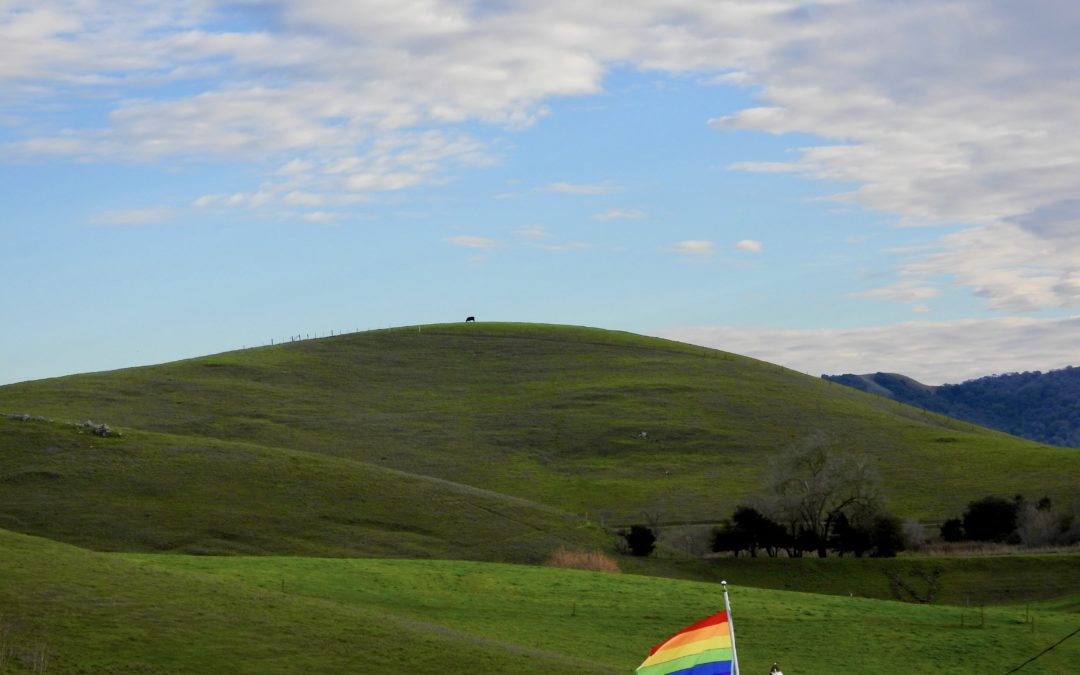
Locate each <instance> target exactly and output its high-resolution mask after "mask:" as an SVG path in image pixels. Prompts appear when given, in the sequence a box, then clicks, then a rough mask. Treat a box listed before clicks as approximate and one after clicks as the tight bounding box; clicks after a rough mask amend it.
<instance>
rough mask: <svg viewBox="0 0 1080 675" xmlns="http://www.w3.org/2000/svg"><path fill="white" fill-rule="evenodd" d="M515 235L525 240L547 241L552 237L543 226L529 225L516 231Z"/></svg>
mask: <svg viewBox="0 0 1080 675" xmlns="http://www.w3.org/2000/svg"><path fill="white" fill-rule="evenodd" d="M514 234H516V235H517V236H519V237H522V238H524V239H546V238H547V237H550V236H551V235H550V234H548V231H547V228H546V227H544V226H543V225H527V226H525V227H519V228H518V229H516V230H514Z"/></svg>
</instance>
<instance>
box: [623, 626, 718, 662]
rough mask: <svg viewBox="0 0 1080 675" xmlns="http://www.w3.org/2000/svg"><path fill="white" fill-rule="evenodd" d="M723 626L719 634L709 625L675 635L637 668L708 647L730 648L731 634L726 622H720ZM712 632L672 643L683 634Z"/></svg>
mask: <svg viewBox="0 0 1080 675" xmlns="http://www.w3.org/2000/svg"><path fill="white" fill-rule="evenodd" d="M721 625H722V626H723V627H724V632H723V634H721V635H715V633H716V630H715V628H714V627H713V626H709V627H708V628H707V629H702V630H696V631H694V632H692V633H684V634H683V635H678V636H676V638H675V639H673V640H669V641H668V642H667V643H666V644H665V645H664V646H663V647H661V648H660V649H658V650H656V653H655V654H653V655H652V656H650V657H649V658H647V659H645V662H644V663H642V664H641V665H640V666H638V667H639V668H644V667H646V666H652V665H656V664H658V663H664V662H665V661H673V660H675V659H680V658H682V657H684V656H690V655H691V654H697V653H699V652H703V651H705V650H708V649H730V648H731V635H730V634H728V632H727V624H726V623H725V624H721ZM704 632H708V633H713V635H711V636H709V635H705V636H701V635H698V638H697V639H696V640H681V641H680V643H679V644H674V645H673V644H672V643H673V642H675V640H678V639H679V638H682V637H683V636H684V635H686V636H691V635H695V634H700V633H704Z"/></svg>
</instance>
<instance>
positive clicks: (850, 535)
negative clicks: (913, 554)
mask: <svg viewBox="0 0 1080 675" xmlns="http://www.w3.org/2000/svg"><path fill="white" fill-rule="evenodd" d="M905 547H906V541H905V537H904V529H903V524H902V523H901V522H900V519H899V518H896V517H894V516H892V515H889V514H888V513H884V512H877V513H874V514H873V515H872V516H871V517H870V518H869V519H860V520H859V521H857V522H852V521H851V520H850V519H849V518H848V516H847V514H846V513H843V512H841V513H840V514H839V515H838V516H837V517H836V519H835V520H834V521H833V523H832V525H831V527H830V529H829V532H828V533H827V535H826V536H825V537H824V538H823V537H822V536H821V535H819V534H817V533H815V532H814V531H813V530H810V529H807V528H802V527H799V526H798V525H796V529H795V530H794V531H791V530H789V529H788V527H785V526H784V525H781V524H780V523H778V522H776V521H774V520H772V519H771V518H769V517H768V516H766V515H764V514H762V513H761V512H760V511H758V510H757V509H755V508H754V507H752V506H740V507H738V508H737V509H735V513H734V514H732V516H731V518H730V519H729V520H728V521H726V522H725V523H724V525H722V526H721V527H719V528H717V529H716V530H714V531H713V538H712V550H713V551H714V552H717V553H720V552H730V553H732V554H734V555H735V556H736V557H737V556H738V555H739V554H740V553H742V552H746V553H747V554H749V555H750V556H751V557H757V555H758V553H759V552H764V553H765V554H766V555H768V556H769V557H773V558H775V557H777V556H778V555H779V554H780V552H781V551H783V552H785V553H786V554H787V555H788V557H793V558H797V557H801V556H802V555H803V554H804V553H807V552H817V554H818V555H819V556H821V557H825V556H826V555H827V552H828V551H830V550H831V551H834V552H836V553H838V554H839V555H841V556H843V555H844V554H845V553H851V554H853V555H855V556H856V557H862V556H864V555H870V556H871V557H883V558H884V557H893V556H895V555H896V554H897V553H899V552H900V551H902V550H904V548H905Z"/></svg>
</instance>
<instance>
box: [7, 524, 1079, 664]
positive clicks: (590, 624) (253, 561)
mask: <svg viewBox="0 0 1080 675" xmlns="http://www.w3.org/2000/svg"><path fill="white" fill-rule="evenodd" d="M0 551H2V552H3V555H0V579H3V583H2V584H0V671H5V672H13V673H21V672H50V673H53V672H56V673H88V672H112V673H158V672H172V673H217V672H228V673H268V674H270V673H296V672H308V673H313V672H387V673H401V672H413V673H433V672H438V673H447V674H450V675H453V674H455V673H463V674H464V673H477V672H480V673H541V672H542V673H579V674H586V673H627V672H630V671H631V670H632V669H633V668H634V667H635V666H636V665H637V664H638V663H639V662H640V661H641V660H642V659H643V658H644V657H645V655H646V654H647V653H648V650H649V647H650V646H651V645H653V644H655V643H657V642H659V641H660V640H662V639H664V638H665V637H667V636H668V635H670V634H671V633H673V632H675V631H676V630H678V629H680V628H682V627H684V626H686V625H688V624H689V623H691V622H693V621H696V620H697V619H700V618H702V617H704V616H707V615H709V614H712V613H713V612H715V611H718V610H719V609H721V608H722V607H723V599H722V595H721V594H720V589H719V587H718V586H717V585H716V584H706V583H700V582H687V581H676V580H671V579H655V578H647V577H640V576H634V575H610V574H595V573H588V572H578V571H574V570H557V569H551V568H542V567H526V566H520V565H504V564H492V563H477V562H452V561H418V560H373V559H317V558H297V557H292V558H275V557H256V558H251V557H240V556H233V557H197V556H172V555H147V554H130V553H126V554H118V553H93V552H89V551H85V550H82V549H78V548H75V547H72V546H68V545H64V544H57V543H55V542H50V541H47V540H44V539H39V538H35V537H29V536H26V535H20V534H14V533H10V532H5V531H2V530H0ZM731 598H732V606H733V615H734V617H735V627H736V635H737V645H738V650H739V655H740V663H741V666H742V670H743V672H747V673H755V672H757V673H761V672H766V670H767V669H768V667H769V664H771V663H772V662H773V661H774V660H776V661H779V662H780V663H781V665H783V666H784V668H785V670H788V671H791V672H797V673H800V675H814V674H817V673H821V674H825V673H837V672H840V673H852V672H858V673H897V672H903V673H928V674H929V673H940V672H943V671H944V672H964V673H968V672H990V673H997V672H1005V671H1007V670H1008V669H1009V668H1010V667H1013V666H1016V665H1019V664H1020V663H1022V662H1023V661H1025V660H1027V659H1028V658H1030V657H1032V656H1034V655H1036V654H1038V653H1039V652H1040V651H1042V650H1043V649H1045V648H1046V647H1048V646H1050V645H1052V644H1054V642H1056V641H1058V640H1060V639H1061V638H1062V637H1064V636H1066V635H1068V634H1069V633H1070V632H1071V631H1073V630H1075V629H1076V623H1077V615H1076V614H1075V607H1076V603H1075V599H1073V600H1072V601H1068V602H1067V601H1061V602H1059V603H1058V605H1060V606H1043V607H1038V608H1030V609H1028V608H1023V607H998V608H988V609H986V610H984V611H982V612H980V611H973V610H965V609H962V608H959V607H948V606H924V605H911V604H902V603H896V602H883V601H879V600H869V599H863V598H858V597H856V598H848V597H835V596H832V597H828V596H818V595H810V594H805V593H793V592H786V591H777V590H762V589H755V588H750V587H746V586H743V585H739V584H738V583H736V582H735V581H733V582H732V588H731ZM1062 603H1064V605H1062ZM1077 662H1080V642H1078V641H1076V640H1070V641H1067V642H1065V643H1063V644H1062V645H1061V646H1060V647H1058V648H1057V649H1054V650H1053V651H1051V652H1049V653H1047V654H1046V655H1045V656H1043V657H1042V658H1039V659H1038V660H1037V661H1035V662H1034V663H1032V664H1030V665H1028V666H1026V667H1025V668H1024V670H1023V672H1024V673H1030V674H1032V675H1036V674H1043V675H1048V674H1059V673H1060V674H1065V673H1072V672H1075V670H1074V667H1075V664H1076V663H1077ZM39 666H44V667H43V668H41V667H39ZM5 669H6V670H5Z"/></svg>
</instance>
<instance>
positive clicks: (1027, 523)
mask: <svg viewBox="0 0 1080 675" xmlns="http://www.w3.org/2000/svg"><path fill="white" fill-rule="evenodd" d="M941 538H942V539H944V540H945V541H954V542H955V541H988V542H998V543H1006V544H1024V545H1026V546H1053V545H1071V544H1075V543H1078V542H1080V514H1077V513H1076V509H1075V507H1073V508H1072V509H1069V510H1058V509H1055V508H1054V504H1053V503H1052V502H1051V500H1050V498H1049V497H1043V498H1042V499H1040V500H1039V501H1037V502H1034V503H1032V502H1029V501H1028V500H1026V499H1024V496H1023V495H1016V496H1015V497H1013V498H1012V499H1006V498H1004V497H998V496H993V495H991V496H987V497H983V498H982V499H977V500H975V501H973V502H969V503H968V506H967V509H965V510H964V513H963V514H962V515H961V516H960V517H958V518H950V519H949V520H946V521H945V522H944V523H942V525H941Z"/></svg>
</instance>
